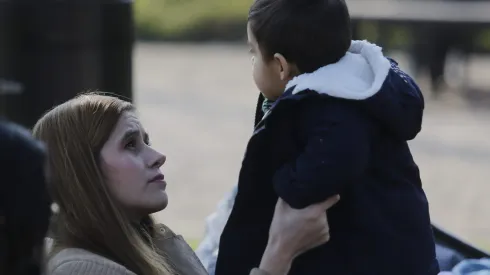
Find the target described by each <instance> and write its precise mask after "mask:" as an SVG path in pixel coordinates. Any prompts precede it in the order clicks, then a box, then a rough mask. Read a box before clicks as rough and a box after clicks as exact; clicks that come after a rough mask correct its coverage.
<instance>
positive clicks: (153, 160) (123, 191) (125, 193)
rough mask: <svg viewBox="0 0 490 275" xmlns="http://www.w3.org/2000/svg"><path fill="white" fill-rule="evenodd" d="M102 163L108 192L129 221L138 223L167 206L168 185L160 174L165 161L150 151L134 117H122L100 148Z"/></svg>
mask: <svg viewBox="0 0 490 275" xmlns="http://www.w3.org/2000/svg"><path fill="white" fill-rule="evenodd" d="M101 159H102V161H101V164H102V165H101V166H102V171H103V173H104V176H105V177H106V178H107V185H108V186H109V190H110V192H111V193H112V194H113V196H114V198H115V199H116V201H118V202H119V203H120V204H121V205H122V207H124V208H125V209H126V210H127V212H128V214H129V216H130V217H132V218H134V219H138V218H141V217H143V216H145V215H148V214H151V213H154V212H157V211H160V210H162V209H164V208H165V207H166V206H167V203H168V198H167V193H166V191H165V188H166V185H167V184H166V182H165V180H164V179H163V174H162V173H161V172H160V167H161V166H162V165H163V164H164V163H165V161H166V157H165V156H164V155H162V154H161V153H159V152H157V151H156V150H154V149H153V148H151V146H150V145H149V138H148V134H147V133H146V132H145V130H144V129H143V126H142V125H141V123H140V121H139V119H138V118H137V117H136V115H135V114H134V113H132V112H125V113H124V114H123V115H122V116H121V118H120V119H119V121H118V123H117V125H116V127H115V128H114V131H113V132H112V133H111V135H110V137H109V139H108V140H107V142H106V143H105V144H104V146H103V147H102V150H101ZM155 177H158V178H157V180H153V179H154V178H155Z"/></svg>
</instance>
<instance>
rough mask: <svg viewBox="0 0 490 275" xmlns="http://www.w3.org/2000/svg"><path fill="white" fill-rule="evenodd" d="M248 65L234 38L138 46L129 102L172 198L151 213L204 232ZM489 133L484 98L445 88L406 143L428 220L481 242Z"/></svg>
mask: <svg viewBox="0 0 490 275" xmlns="http://www.w3.org/2000/svg"><path fill="white" fill-rule="evenodd" d="M488 64H490V63H482V62H480V64H477V63H475V64H473V65H472V67H470V71H471V72H475V74H474V76H473V78H476V79H477V80H479V81H480V82H481V80H483V81H485V77H484V75H483V74H481V72H482V71H484V69H488V70H490V67H488ZM401 65H402V67H403V63H402V64H401ZM485 66H487V67H488V68H485ZM250 70H251V67H250V58H249V57H248V56H247V50H246V49H245V48H244V47H240V46H232V45H179V44H138V45H137V47H136V53H135V86H134V87H135V100H136V104H137V106H138V107H139V110H140V113H141V117H142V120H143V123H144V124H145V126H146V127H147V128H148V130H149V132H150V135H151V139H152V143H153V144H154V146H155V147H156V148H158V149H159V150H161V151H162V152H164V153H165V154H166V155H167V156H168V161H167V163H166V165H165V166H164V168H163V171H164V173H165V176H166V178H167V179H168V183H169V188H168V192H169V194H170V204H169V207H168V208H167V209H166V210H165V211H164V212H163V213H158V214H157V217H158V219H159V220H162V221H164V222H166V223H167V224H169V225H170V226H171V227H172V228H175V230H176V231H178V232H181V233H182V234H183V235H184V236H185V237H186V238H188V239H199V238H200V237H201V236H202V233H203V229H204V218H205V217H206V215H208V214H209V213H210V212H211V211H212V210H213V209H214V207H215V205H216V203H217V202H218V200H219V199H220V198H221V197H222V196H223V194H224V193H225V192H227V191H228V190H229V189H230V188H231V187H232V186H233V185H234V184H235V182H236V178H237V174H238V169H239V165H240V162H241V159H242V156H243V151H244V148H245V145H246V141H247V139H248V137H249V135H250V134H251V129H252V123H253V112H254V106H255V99H256V88H255V86H254V84H253V82H252V79H251V76H250ZM478 73H479V74H478ZM427 97H428V96H427ZM480 105H481V104H480ZM489 137H490V105H489V108H488V109H485V108H481V107H480V108H474V107H472V106H471V105H468V104H466V103H465V102H464V101H461V100H458V96H450V97H448V98H444V99H443V100H441V101H438V102H435V101H431V100H428V107H427V111H426V115H425V121H424V129H423V132H422V133H421V134H420V135H419V136H418V138H417V139H416V140H415V141H413V142H412V143H411V147H412V150H413V153H414V156H415V159H416V161H417V162H418V164H419V166H420V168H421V173H422V177H423V180H424V184H425V189H426V191H427V194H428V196H429V199H430V201H431V207H432V209H431V211H432V216H433V220H434V221H435V222H436V223H437V224H441V225H442V226H444V227H445V228H448V229H450V230H451V231H453V232H454V233H456V234H458V235H461V236H464V237H465V238H466V239H469V240H471V241H472V242H476V243H478V244H480V245H483V246H486V247H490V138H489Z"/></svg>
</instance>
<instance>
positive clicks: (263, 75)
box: [247, 23, 294, 100]
mask: <svg viewBox="0 0 490 275" xmlns="http://www.w3.org/2000/svg"><path fill="white" fill-rule="evenodd" d="M247 36H248V45H249V47H250V53H251V54H252V70H253V78H254V81H255V85H257V88H258V89H259V90H260V92H261V93H262V94H263V95H264V96H265V97H266V98H267V99H270V100H276V99H277V98H278V97H280V96H281V95H282V93H283V92H284V89H285V88H286V84H287V83H288V81H289V80H291V75H292V70H293V69H294V66H292V65H290V64H289V63H288V62H287V61H286V59H285V58H284V57H283V56H282V55H281V54H277V53H276V54H275V55H274V58H273V59H272V60H265V59H264V57H263V56H262V52H261V51H260V49H259V45H258V43H257V40H256V39H255V36H254V34H253V33H252V31H251V29H250V23H249V24H248V26H247Z"/></svg>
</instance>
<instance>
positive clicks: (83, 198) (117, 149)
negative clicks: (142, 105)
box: [33, 94, 338, 275]
mask: <svg viewBox="0 0 490 275" xmlns="http://www.w3.org/2000/svg"><path fill="white" fill-rule="evenodd" d="M33 133H34V136H35V137H37V138H39V139H40V140H42V141H44V142H45V143H46V145H47V147H48V150H49V156H48V159H49V167H50V171H51V174H50V186H49V189H50V192H51V195H52V197H53V199H54V201H55V202H56V203H57V204H58V206H59V211H58V213H57V214H56V216H55V219H54V222H53V223H54V228H53V232H55V233H54V234H53V235H54V236H53V239H54V242H53V248H52V251H51V253H50V256H49V258H48V263H47V274H52V275H67V274H70V275H71V274H73V275H75V274H77V275H82V274H101V275H104V274H108V275H112V274H131V275H133V274H140V275H157V274H158V275H160V274H182V275H194V274H196V275H201V274H206V271H205V269H204V267H203V266H202V264H201V263H200V262H199V260H198V259H197V257H196V256H195V254H194V253H193V252H192V250H191V249H190V247H189V246H188V245H187V244H186V243H185V242H184V241H183V239H182V237H180V236H177V235H176V234H174V233H173V232H172V231H171V230H170V229H169V228H167V227H166V226H164V225H157V224H155V223H154V222H153V220H152V219H151V217H150V216H149V215H150V214H151V213H154V212H157V211H160V210H162V209H164V208H165V207H166V206H167V200H168V199H167V194H166V192H165V188H166V184H167V183H166V182H165V177H164V175H163V174H162V173H161V172H160V167H161V166H162V165H163V164H164V163H165V161H166V158H165V156H164V155H162V154H160V153H159V152H157V151H155V150H154V149H152V148H151V147H150V143H149V136H148V134H147V133H146V132H145V130H144V128H143V126H142V125H141V123H140V121H139V119H138V117H137V116H136V113H135V109H134V107H133V106H132V105H131V104H130V103H128V102H125V101H122V100H119V99H117V98H114V97H109V96H103V95H96V94H86V95H81V96H79V97H77V98H75V99H72V100H70V101H68V102H66V103H64V104H62V105H59V106H57V107H56V108H54V109H53V110H51V111H50V112H48V113H47V114H46V115H45V116H43V117H42V118H41V119H40V120H39V121H38V122H37V124H36V125H35V127H34V131H33ZM337 200H338V198H337V197H335V198H332V199H330V200H328V201H326V202H325V203H322V204H320V205H315V206H312V207H310V208H308V209H303V210H293V209H291V208H290V207H288V206H287V205H286V204H285V203H284V202H282V201H279V202H278V204H277V207H276V217H275V220H274V223H273V225H272V226H271V231H270V241H269V245H268V247H267V249H266V251H265V252H264V255H263V259H262V262H261V263H260V269H255V270H253V271H251V274H271V275H276V274H277V275H279V274H287V272H288V268H289V266H290V264H291V262H292V260H293V259H294V257H295V256H296V255H298V254H299V253H301V252H304V251H306V250H307V249H310V248H312V247H315V246H317V245H319V244H321V243H323V242H325V241H327V240H328V227H327V223H326V217H325V215H324V211H325V210H326V209H327V208H329V207H330V206H331V205H333V204H334V203H335V202H336V201H337ZM305 228H307V229H308V230H305ZM312 233H314V234H312ZM237 249H239V248H237ZM263 272H268V273H263Z"/></svg>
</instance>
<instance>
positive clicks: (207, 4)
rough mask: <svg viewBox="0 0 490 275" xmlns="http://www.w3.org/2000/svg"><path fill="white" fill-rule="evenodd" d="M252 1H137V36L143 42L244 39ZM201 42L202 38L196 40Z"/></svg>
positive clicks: (135, 13) (135, 11) (135, 8)
mask: <svg viewBox="0 0 490 275" xmlns="http://www.w3.org/2000/svg"><path fill="white" fill-rule="evenodd" d="M251 3H252V0H233V1H230V0H136V1H135V2H134V16H135V23H136V32H137V35H138V36H139V37H142V38H154V39H179V38H182V39H183V38H186V37H189V36H191V37H192V36H196V35H197V36H199V33H202V32H207V33H208V34H207V35H206V36H213V34H214V33H223V34H224V35H225V36H230V35H231V36H237V37H242V36H243V35H244V34H245V33H246V29H245V26H246V20H247V13H248V9H249V7H250V5H251ZM197 39H199V38H197Z"/></svg>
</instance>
